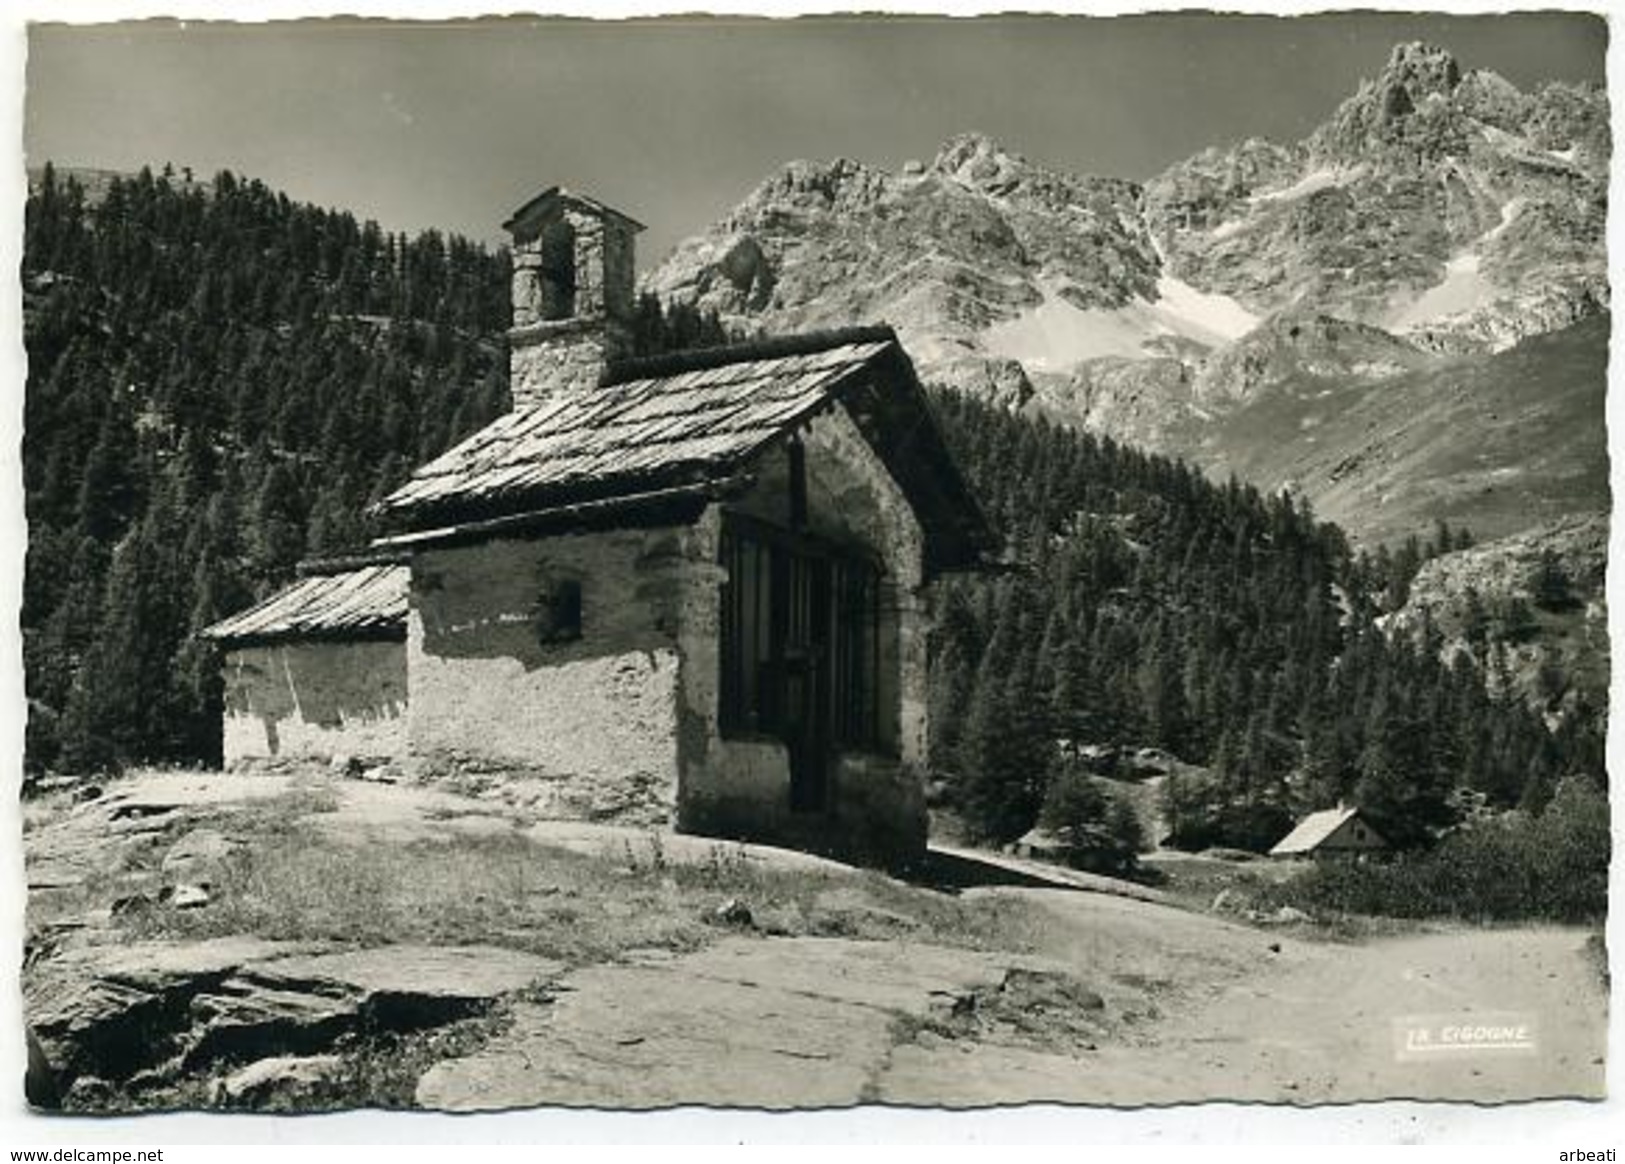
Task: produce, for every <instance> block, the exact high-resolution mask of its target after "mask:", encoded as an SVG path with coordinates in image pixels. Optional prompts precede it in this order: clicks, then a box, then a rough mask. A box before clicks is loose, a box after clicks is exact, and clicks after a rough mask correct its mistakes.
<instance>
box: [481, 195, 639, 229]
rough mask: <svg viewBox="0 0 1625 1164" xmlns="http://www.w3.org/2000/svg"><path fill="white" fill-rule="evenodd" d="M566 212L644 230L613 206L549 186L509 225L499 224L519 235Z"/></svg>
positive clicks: (511, 220)
mask: <svg viewBox="0 0 1625 1164" xmlns="http://www.w3.org/2000/svg"><path fill="white" fill-rule="evenodd" d="M568 208H574V209H577V210H580V211H585V212H586V213H588V214H591V215H594V216H596V217H599V218H616V219H619V220H620V221H622V222H624V223H626V224H627V225H628V226H629V227H631V228H632V229H633V230H634V231H638V230H643V229H644V226H643V223H641V222H639V221H638V220H637V219H635V218H633V217H632V216H631V215H629V214H623V213H622V212H621V211H619V210H616V209H615V208H614V207H613V206H607V205H605V204H604V203H602V202H600V201H598V199H596V198H589V197H587V195H585V194H577V193H575V192H574V191H573V190H566V189H565V188H564V187H563V186H549V187H548V188H547V189H546V190H543V191H542V192H541V193H540V194H538V195H536V196H535V197H534V198H532V199H531V200H530V201H528V202H526V203H525V204H524V205H523V206H521V207H520V208H519V209H518V210H515V211H514V212H513V213H512V214H510V215H509V216H508V221H506V222H504V223H503V224H502V228H503V229H504V230H507V231H510V232H515V233H517V232H522V231H524V230H526V229H528V228H529V227H531V226H533V225H535V224H536V223H539V222H542V221H543V220H545V219H548V218H551V217H553V216H554V215H556V214H558V213H560V212H561V211H563V210H565V209H568Z"/></svg>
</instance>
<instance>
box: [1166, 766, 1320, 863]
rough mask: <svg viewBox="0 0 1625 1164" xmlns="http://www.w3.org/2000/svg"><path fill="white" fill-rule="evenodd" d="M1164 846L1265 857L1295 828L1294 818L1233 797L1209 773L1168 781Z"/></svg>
mask: <svg viewBox="0 0 1625 1164" xmlns="http://www.w3.org/2000/svg"><path fill="white" fill-rule="evenodd" d="M1162 809H1163V815H1164V816H1165V817H1166V819H1167V821H1168V839H1167V841H1166V842H1165V843H1167V844H1169V845H1172V846H1173V847H1174V848H1176V849H1185V850H1187V851H1191V852H1199V851H1201V850H1204V849H1212V848H1226V849H1246V850H1248V851H1250V852H1254V853H1263V852H1267V851H1268V850H1269V848H1270V846H1271V845H1273V844H1275V842H1277V841H1279V840H1280V839H1281V838H1282V837H1284V836H1286V834H1287V833H1288V832H1290V831H1291V829H1292V814H1291V813H1289V812H1288V811H1287V810H1286V809H1285V808H1284V807H1282V806H1281V805H1278V804H1274V803H1271V802H1269V801H1262V800H1246V799H1242V798H1239V797H1236V796H1233V795H1231V794H1230V792H1229V791H1228V790H1227V789H1226V788H1225V787H1224V786H1223V783H1222V782H1221V781H1220V780H1219V778H1218V777H1216V776H1214V775H1212V774H1210V773H1205V772H1186V773H1180V774H1178V775H1173V776H1169V777H1168V779H1167V780H1166V781H1165V782H1164V783H1163V786H1162Z"/></svg>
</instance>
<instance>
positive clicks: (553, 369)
mask: <svg viewBox="0 0 1625 1164" xmlns="http://www.w3.org/2000/svg"><path fill="white" fill-rule="evenodd" d="M563 223H564V224H566V225H567V226H568V228H569V231H570V232H571V236H572V237H573V239H574V264H575V266H574V285H573V296H572V307H571V311H570V314H569V315H568V316H567V317H564V318H557V317H554V316H552V315H551V314H550V307H549V305H550V303H552V302H553V301H554V300H555V299H557V298H558V296H557V294H556V291H555V290H554V289H552V288H549V287H547V286H546V285H545V284H546V276H545V272H544V266H543V262H542V248H543V239H544V237H545V236H546V235H547V234H548V229H547V228H546V227H543V228H541V229H539V230H537V231H536V232H535V233H533V234H527V235H523V236H516V237H515V239H514V243H513V292H512V300H513V328H512V330H510V331H509V333H508V342H509V345H510V347H509V376H508V381H509V387H510V391H511V393H512V396H513V404H514V408H515V409H519V410H522V409H527V408H533V407H535V406H536V405H538V404H541V403H543V402H544V401H545V400H546V399H547V398H548V397H549V396H552V395H556V394H568V393H577V392H583V391H590V390H592V389H593V388H595V387H597V385H598V381H599V377H600V376H601V375H602V374H603V371H604V368H605V367H606V366H607V365H608V364H609V363H610V362H612V361H614V360H618V359H621V358H622V357H624V356H628V355H630V354H631V351H632V333H631V326H630V321H631V318H632V312H633V299H634V295H633V284H634V275H635V272H634V269H633V263H634V247H633V235H632V231H631V228H630V227H628V226H627V225H626V224H625V223H624V222H623V221H622V220H620V219H617V218H608V219H606V218H602V217H599V216H598V215H595V214H588V213H584V212H582V211H581V210H579V209H568V210H566V211H565V213H564V215H563Z"/></svg>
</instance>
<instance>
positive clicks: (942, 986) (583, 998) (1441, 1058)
mask: <svg viewBox="0 0 1625 1164" xmlns="http://www.w3.org/2000/svg"><path fill="white" fill-rule="evenodd" d="M995 892H998V893H1013V894H1017V895H1020V896H1022V897H1024V898H1026V899H1027V900H1028V901H1029V902H1030V903H1036V904H1038V905H1039V906H1040V907H1041V908H1042V909H1044V910H1045V911H1047V912H1048V913H1049V914H1050V915H1051V917H1052V920H1053V922H1054V925H1053V926H1052V927H1051V928H1050V930H1049V933H1048V935H1047V940H1046V946H1047V947H1048V948H1046V949H1045V951H1044V956H1045V962H1046V963H1047V964H1048V965H1049V966H1053V967H1061V968H1064V970H1065V972H1066V973H1068V974H1069V975H1071V976H1073V977H1075V978H1076V979H1077V980H1079V981H1083V982H1088V983H1093V984H1096V985H1099V986H1100V987H1101V994H1102V995H1103V996H1104V998H1103V1001H1104V1003H1105V1005H1104V1007H1103V1008H1102V1009H1101V1010H1100V1011H1099V1012H1098V1013H1096V1014H1094V1015H1082V1016H1080V1012H1079V1010H1078V1008H1077V1007H1076V1005H1075V1003H1076V1000H1075V999H1074V1000H1072V1002H1073V1004H1074V1005H1072V1006H1070V1007H1069V1006H1068V1005H1066V1000H1059V1004H1057V1003H1058V1000H1056V999H1053V998H1041V999H1036V1000H1028V1001H1027V1003H1026V1004H1025V1008H1024V1011H1023V1013H1022V1014H1021V1015H1020V1018H1021V1020H1022V1022H1021V1029H1018V1028H1017V1027H1012V1026H1011V1025H1010V1020H1011V1018H1012V1017H1014V1016H1013V1014H1012V1012H1010V1011H1007V1012H1005V1013H1003V1014H997V1013H995V1008H996V1006H997V1004H998V999H999V998H1000V997H1001V991H1006V990H1008V988H1009V979H1008V977H1007V970H1006V968H1007V967H1009V966H1010V965H1012V962H1011V961H1010V960H1009V958H1008V956H1004V957H993V956H988V955H976V954H972V953H968V952H965V951H946V950H940V949H936V948H932V947H923V948H922V947H914V948H910V947H908V946H906V945H902V944H893V943H875V942H859V943H853V942H842V941H828V940H818V939H804V940H799V941H794V942H788V941H777V940H767V941H762V940H739V941H734V942H730V943H726V944H724V945H723V946H720V947H716V948H713V949H711V950H707V951H704V952H702V953H700V954H697V955H692V956H688V957H682V958H672V959H662V960H661V962H660V963H659V964H643V965H634V966H620V967H603V968H597V969H594V970H591V971H589V972H586V973H582V974H578V975H575V976H573V977H572V978H569V979H566V980H565V982H564V983H563V985H564V987H565V989H564V990H563V992H562V993H561V994H560V995H559V996H558V997H557V998H555V999H554V1001H553V1002H551V1003H549V1004H546V1005H542V1006H536V1007H532V1008H530V1009H529V1010H528V1011H526V1012H525V1013H523V1014H521V1016H520V1021H519V1022H518V1023H517V1024H516V1026H515V1028H514V1029H513V1030H512V1031H511V1032H510V1034H509V1035H508V1036H507V1037H506V1038H504V1039H501V1040H499V1041H498V1042H497V1043H496V1044H494V1045H492V1046H490V1047H488V1048H486V1049H485V1050H484V1051H482V1052H481V1053H479V1054H478V1055H476V1056H474V1057H472V1058H470V1059H465V1060H457V1061H450V1062H446V1063H442V1064H440V1065H439V1066H437V1067H436V1068H435V1069H434V1070H433V1071H431V1072H430V1074H429V1075H428V1076H426V1077H425V1079H424V1081H423V1084H422V1085H421V1086H420V1089H419V1092H418V1101H419V1103H421V1104H423V1105H424V1106H429V1107H444V1108H452V1109H468V1108H490V1107H509V1106H530V1105H535V1104H592V1105H610V1106H627V1107H646V1106H663V1105H666V1104H673V1103H694V1102H701V1103H710V1104H724V1105H740V1106H752V1107H755V1106H765V1107H791V1106H805V1105H812V1106H840V1105H846V1104H853V1103H858V1102H876V1101H878V1102H887V1103H902V1104H921V1105H950V1106H977V1105H987V1104H997V1103H1020V1102H1031V1101H1035V1100H1054V1101H1062V1102H1072V1103H1096V1104H1113V1105H1139V1104H1157V1103H1173V1102H1181V1101H1184V1102H1189V1101H1192V1100H1201V1099H1250V1100H1264V1101H1272V1102H1282V1103H1324V1102H1349V1101H1354V1100H1361V1099H1379V1098H1397V1097H1415V1098H1439V1099H1444V1098H1454V1099H1471V1100H1478V1101H1482V1102H1496V1101H1505V1100H1512V1099H1528V1098H1534V1097H1542V1096H1558V1095H1564V1096H1573V1095H1582V1096H1596V1095H1600V1094H1601V1093H1602V1086H1603V1068H1602V1055H1603V1047H1604V1041H1605V1031H1606V1020H1605V1012H1604V1005H1605V1004H1604V999H1603V994H1602V991H1601V989H1600V985H1599V984H1597V983H1596V982H1595V978H1594V976H1593V971H1592V970H1591V969H1590V967H1589V966H1588V965H1587V964H1586V963H1585V961H1584V958H1583V955H1582V952H1581V949H1582V946H1583V942H1584V934H1583V933H1582V932H1580V931H1573V930H1560V929H1528V930H1499V931H1481V930H1463V931H1459V932H1453V933H1443V934H1428V935H1423V936H1412V937H1404V938H1395V939H1385V940H1381V941H1377V942H1373V943H1371V944H1368V945H1362V946H1343V945H1337V946H1333V945H1327V944H1320V943H1308V942H1301V941H1292V940H1291V939H1276V938H1275V937H1274V936H1273V935H1271V934H1269V933H1265V932H1260V931H1256V930H1251V929H1247V928H1244V927H1240V926H1234V925H1229V924H1226V923H1223V922H1219V921H1216V920H1215V919H1212V918H1208V917H1203V916H1201V915H1195V914H1190V913H1187V912H1184V911H1180V910H1174V909H1169V908H1166V907H1159V906H1154V905H1152V906H1148V905H1147V904H1145V903H1141V902H1132V901H1124V900H1121V899H1113V898H1104V897H1099V896H1094V895H1088V894H1078V893H1067V892H1062V891H1054V890H1007V889H1001V890H997V891H995ZM1272 946H1276V947H1279V948H1278V949H1272V948H1271V947H1272ZM1001 981H1003V982H1004V983H1005V985H1004V986H1000V985H999V984H1000V982H1001ZM971 995H975V996H976V999H975V1003H976V1007H977V1008H978V1009H977V1010H976V1012H975V1013H971V1014H963V1013H960V1011H961V1008H960V1007H956V1006H955V1005H954V1000H955V999H961V1000H964V999H969V998H970V996H971ZM1148 999H1149V1000H1152V1001H1151V1002H1149V1003H1148V1002H1147V1000H1148ZM1508 1014H1511V1015H1512V1016H1514V1017H1515V1018H1516V1019H1517V1021H1518V1022H1520V1023H1522V1024H1523V1025H1525V1026H1526V1027H1527V1034H1528V1036H1529V1040H1528V1041H1532V1042H1533V1044H1534V1045H1533V1048H1532V1049H1516V1050H1510V1051H1508V1050H1484V1049H1477V1050H1472V1051H1466V1052H1441V1053H1432V1054H1429V1053H1418V1052H1410V1053H1408V1054H1407V1053H1402V1052H1401V1050H1400V1047H1401V1045H1402V1044H1401V1043H1396V1034H1395V1024H1396V1020H1401V1019H1405V1018H1406V1017H1407V1016H1411V1017H1414V1018H1415V1020H1416V1021H1415V1022H1413V1023H1410V1024H1408V1025H1411V1026H1417V1025H1425V1026H1427V1027H1428V1029H1429V1031H1430V1032H1431V1033H1433V1034H1434V1035H1435V1036H1436V1037H1438V1036H1439V1035H1440V1034H1441V1033H1442V1031H1443V1028H1444V1026H1446V1025H1455V1024H1458V1023H1459V1022H1460V1021H1462V1020H1464V1019H1471V1020H1474V1022H1475V1024H1476V1023H1477V1021H1478V1020H1480V1019H1485V1020H1486V1021H1495V1022H1497V1023H1499V1022H1501V1021H1502V1020H1503V1019H1505V1018H1506V1016H1507V1015H1508ZM1486 1016H1488V1017H1487V1018H1486ZM1080 1017H1081V1018H1082V1020H1083V1021H1081V1022H1080V1021H1079V1020H1080ZM1091 1023H1092V1024H1094V1025H1092V1026H1091ZM1404 1029H1405V1027H1403V1026H1402V1027H1401V1033H1403V1030H1404ZM1050 1035H1054V1036H1068V1037H1069V1038H1070V1043H1071V1045H1070V1046H1065V1045H1064V1044H1065V1043H1066V1042H1067V1041H1068V1038H1063V1037H1047V1036H1050Z"/></svg>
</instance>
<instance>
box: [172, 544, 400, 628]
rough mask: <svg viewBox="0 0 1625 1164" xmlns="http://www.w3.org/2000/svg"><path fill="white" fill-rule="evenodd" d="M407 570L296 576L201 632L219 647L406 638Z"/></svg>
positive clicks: (385, 567) (394, 567)
mask: <svg viewBox="0 0 1625 1164" xmlns="http://www.w3.org/2000/svg"><path fill="white" fill-rule="evenodd" d="M410 578H411V567H409V566H405V565H400V564H395V563H386V564H378V565H368V566H362V567H360V568H359V569H354V570H345V571H341V572H339V573H333V574H319V575H315V576H313V577H309V578H301V579H300V580H299V581H298V582H295V583H294V584H293V585H291V586H289V587H287V588H285V589H283V590H279V591H277V592H276V593H275V594H273V595H271V597H269V598H267V599H266V600H265V601H263V602H261V603H259V604H257V605H255V606H252V607H250V608H249V609H247V610H245V611H243V612H241V613H240V614H234V615H232V616H231V617H230V618H225V619H221V620H220V621H219V622H217V623H215V624H214V625H213V626H210V627H208V628H206V629H205V630H204V631H203V632H202V633H203V634H204V636H205V637H207V638H211V639H213V640H215V642H217V643H219V644H220V645H221V646H224V647H230V646H247V645H250V644H256V643H271V642H278V641H284V640H288V639H324V638H325V639H369V638H371V639H376V638H404V637H405V635H406V601H407V598H406V592H407V587H408V583H409V581H410Z"/></svg>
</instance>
